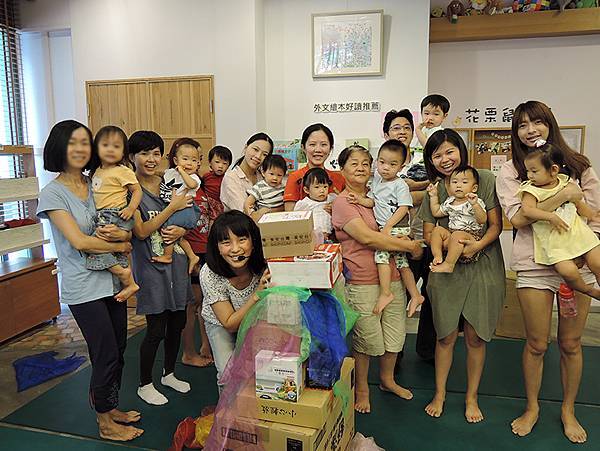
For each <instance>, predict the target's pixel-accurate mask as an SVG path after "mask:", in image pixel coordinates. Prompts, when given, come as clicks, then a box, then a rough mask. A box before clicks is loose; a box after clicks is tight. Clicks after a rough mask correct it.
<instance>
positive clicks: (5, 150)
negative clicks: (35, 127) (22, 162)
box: [0, 145, 33, 155]
mask: <svg viewBox="0 0 600 451" xmlns="http://www.w3.org/2000/svg"><path fill="white" fill-rule="evenodd" d="M27 154H33V146H8V145H7V146H2V145H0V155H27Z"/></svg>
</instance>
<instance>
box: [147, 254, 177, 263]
mask: <svg viewBox="0 0 600 451" xmlns="http://www.w3.org/2000/svg"><path fill="white" fill-rule="evenodd" d="M152 261H153V262H155V263H165V264H169V263H173V257H172V256H167V255H157V256H156V257H152Z"/></svg>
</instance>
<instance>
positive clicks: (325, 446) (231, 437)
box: [216, 359, 355, 451]
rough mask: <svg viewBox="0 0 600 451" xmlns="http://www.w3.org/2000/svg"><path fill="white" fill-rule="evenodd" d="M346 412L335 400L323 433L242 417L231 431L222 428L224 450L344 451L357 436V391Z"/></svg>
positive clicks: (351, 362) (221, 435)
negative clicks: (355, 412)
mask: <svg viewBox="0 0 600 451" xmlns="http://www.w3.org/2000/svg"><path fill="white" fill-rule="evenodd" d="M347 360H349V361H350V365H351V370H352V371H351V373H352V374H353V370H354V360H352V359H347ZM350 377H352V376H350ZM297 405H298V404H287V406H297ZM343 409H344V404H343V403H342V401H341V400H339V399H335V402H334V406H333V409H332V411H331V413H330V415H329V416H328V417H327V419H326V422H325V425H324V426H323V427H322V428H320V429H317V428H307V427H302V426H294V425H291V424H284V423H273V422H270V421H264V420H256V419H249V418H244V417H241V416H238V417H235V419H233V420H232V424H230V426H229V427H228V428H225V427H222V426H221V430H220V431H219V436H220V437H222V438H224V441H225V443H224V447H223V449H227V450H232V451H235V450H247V449H256V448H257V447H260V449H264V450H265V451H344V450H346V449H347V448H348V444H349V443H350V440H352V437H354V432H355V430H354V427H355V425H354V391H352V396H351V397H350V400H349V404H348V410H347V411H346V412H344V410H343ZM216 424H218V423H216Z"/></svg>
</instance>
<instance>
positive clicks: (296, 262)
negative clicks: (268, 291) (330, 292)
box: [268, 244, 343, 288]
mask: <svg viewBox="0 0 600 451" xmlns="http://www.w3.org/2000/svg"><path fill="white" fill-rule="evenodd" d="M268 263H269V270H270V271H271V283H272V284H273V285H292V286H296V287H306V288H332V287H333V285H334V284H335V282H336V280H337V279H338V277H339V276H340V274H341V273H342V267H343V265H342V252H341V246H340V245H339V244H319V245H318V246H317V247H316V248H315V251H314V252H313V253H312V254H311V255H308V256H307V255H304V256H295V257H283V258H272V259H269V261H268Z"/></svg>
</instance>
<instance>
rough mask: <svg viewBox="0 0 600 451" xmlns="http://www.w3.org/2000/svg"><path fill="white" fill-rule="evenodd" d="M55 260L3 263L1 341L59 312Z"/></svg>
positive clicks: (17, 260) (0, 298) (0, 299)
mask: <svg viewBox="0 0 600 451" xmlns="http://www.w3.org/2000/svg"><path fill="white" fill-rule="evenodd" d="M54 268H55V266H54V260H52V259H28V258H22V259H15V260H12V261H10V262H3V263H1V264H0V309H1V311H2V315H0V342H1V341H4V340H7V339H9V338H11V337H14V336H15V335H18V334H20V333H21V332H24V331H26V330H28V329H31V328H32V327H34V326H37V325H38V324H41V323H43V322H45V321H48V320H50V319H52V318H54V317H56V316H58V314H59V313H60V304H59V303H58V284H57V281H56V275H55V274H54Z"/></svg>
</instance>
